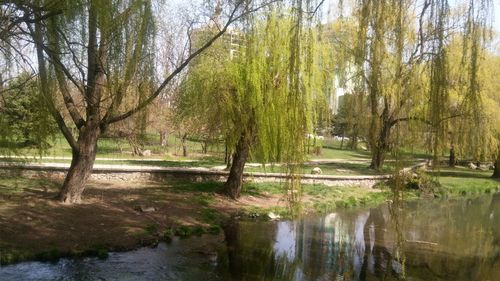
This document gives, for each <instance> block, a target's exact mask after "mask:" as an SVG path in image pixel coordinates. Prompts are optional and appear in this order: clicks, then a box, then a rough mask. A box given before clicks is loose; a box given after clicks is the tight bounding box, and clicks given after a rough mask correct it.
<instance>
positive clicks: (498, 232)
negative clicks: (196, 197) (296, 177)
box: [225, 194, 500, 280]
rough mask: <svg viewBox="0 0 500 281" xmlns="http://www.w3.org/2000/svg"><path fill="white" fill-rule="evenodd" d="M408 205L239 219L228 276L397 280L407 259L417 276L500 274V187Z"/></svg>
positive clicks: (410, 273) (230, 240) (230, 232)
mask: <svg viewBox="0 0 500 281" xmlns="http://www.w3.org/2000/svg"><path fill="white" fill-rule="evenodd" d="M404 210H405V211H404V212H394V209H392V210H391V209H390V208H388V207H387V206H382V207H379V208H373V209H370V210H369V211H346V212H339V213H334V214H330V215H327V216H325V217H322V218H306V219H303V220H299V221H295V222H279V223H256V224H252V223H243V224H242V225H233V226H231V227H228V228H227V229H226V230H225V232H226V241H227V248H228V261H226V263H227V268H229V269H230V275H231V278H228V280H394V279H397V278H402V277H404V275H398V274H402V272H403V266H402V263H403V260H405V261H406V263H405V267H406V276H407V277H411V278H412V279H414V280H450V279H452V280H488V279H490V280H493V279H494V278H493V279H492V277H495V278H496V277H497V276H500V194H497V195H494V196H492V197H482V198H477V199H470V200H457V201H438V200H436V201H432V202H411V203H405V207H404ZM391 212H392V213H391ZM396 220H399V223H400V225H399V226H398V228H399V229H400V230H401V236H399V235H398V233H397V231H394V229H395V228H396V227H395V221H396ZM401 238H402V239H403V241H406V242H405V244H404V245H403V244H401V243H398V239H400V240H401ZM398 256H399V257H398ZM395 257H398V258H397V259H396V258H395ZM402 257H405V259H403V258H402Z"/></svg>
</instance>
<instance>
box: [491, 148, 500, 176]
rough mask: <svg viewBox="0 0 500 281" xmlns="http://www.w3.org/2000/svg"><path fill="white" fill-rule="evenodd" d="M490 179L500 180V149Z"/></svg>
mask: <svg viewBox="0 0 500 281" xmlns="http://www.w3.org/2000/svg"><path fill="white" fill-rule="evenodd" d="M492 178H495V179H500V148H499V151H498V152H497V161H496V162H495V168H494V169H493V176H492Z"/></svg>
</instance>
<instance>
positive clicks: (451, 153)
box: [448, 145, 457, 167]
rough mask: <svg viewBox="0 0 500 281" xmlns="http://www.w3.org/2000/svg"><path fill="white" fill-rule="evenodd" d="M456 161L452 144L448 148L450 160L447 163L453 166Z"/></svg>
mask: <svg viewBox="0 0 500 281" xmlns="http://www.w3.org/2000/svg"><path fill="white" fill-rule="evenodd" d="M456 163H457V159H456V157H455V147H454V146H453V145H452V146H451V148H450V160H449V162H448V165H449V166H450V167H455V164H456Z"/></svg>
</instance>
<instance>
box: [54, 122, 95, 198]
mask: <svg viewBox="0 0 500 281" xmlns="http://www.w3.org/2000/svg"><path fill="white" fill-rule="evenodd" d="M98 138H99V127H88V128H85V127H84V128H83V129H82V131H81V133H80V136H79V138H78V141H77V145H78V148H77V149H73V158H72V160H71V166H70V168H69V170H68V174H67V175H66V178H65V180H64V183H63V186H62V189H61V191H60V193H59V199H60V200H61V201H62V202H63V203H68V204H71V203H79V202H81V200H82V193H83V190H84V189H85V184H86V183H87V180H88V178H89V177H90V175H91V174H92V167H93V165H94V161H95V157H96V153H97V139H98Z"/></svg>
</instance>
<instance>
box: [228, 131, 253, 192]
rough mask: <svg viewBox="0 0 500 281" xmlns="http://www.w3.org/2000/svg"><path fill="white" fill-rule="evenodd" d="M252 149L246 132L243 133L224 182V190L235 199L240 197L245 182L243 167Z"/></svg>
mask: <svg viewBox="0 0 500 281" xmlns="http://www.w3.org/2000/svg"><path fill="white" fill-rule="evenodd" d="M249 150H250V141H249V139H248V137H247V135H246V134H245V133H243V134H242V135H241V137H240V139H239V140H238V144H237V145H236V151H235V152H234V154H233V161H232V165H231V170H230V171H229V176H228V178H227V181H226V183H225V184H224V191H225V193H226V194H227V195H229V196H230V197H231V198H233V199H238V198H239V197H240V193H241V187H242V184H243V169H244V168H245V163H246V161H247V157H248V151H249Z"/></svg>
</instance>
